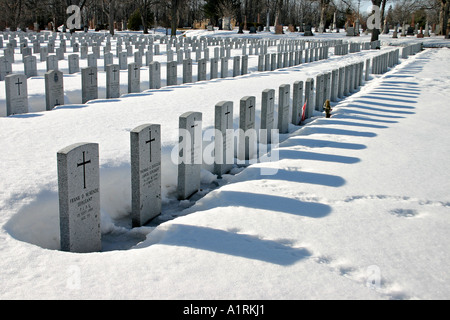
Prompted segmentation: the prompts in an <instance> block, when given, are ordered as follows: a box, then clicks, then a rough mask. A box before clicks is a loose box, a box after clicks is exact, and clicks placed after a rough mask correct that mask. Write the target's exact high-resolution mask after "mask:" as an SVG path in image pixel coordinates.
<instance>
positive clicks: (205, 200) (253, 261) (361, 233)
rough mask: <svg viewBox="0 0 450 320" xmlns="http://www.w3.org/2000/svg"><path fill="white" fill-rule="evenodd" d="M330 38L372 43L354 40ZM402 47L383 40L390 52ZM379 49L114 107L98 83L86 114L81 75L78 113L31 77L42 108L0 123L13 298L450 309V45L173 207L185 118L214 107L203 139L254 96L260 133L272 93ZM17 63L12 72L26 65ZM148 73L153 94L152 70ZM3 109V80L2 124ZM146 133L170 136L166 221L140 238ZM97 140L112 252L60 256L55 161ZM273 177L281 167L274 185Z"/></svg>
mask: <svg viewBox="0 0 450 320" xmlns="http://www.w3.org/2000/svg"><path fill="white" fill-rule="evenodd" d="M204 34H205V32H204V31H192V32H191V33H189V34H188V35H189V36H190V35H204ZM216 35H220V36H227V35H226V34H225V32H223V33H222V34H218V32H217V33H216ZM228 36H237V35H236V34H235V33H233V34H229V35H228ZM245 36H250V35H245ZM258 36H262V37H279V36H275V35H273V34H268V33H262V34H258ZM296 36H298V35H293V34H286V35H285V37H289V38H295V37H296ZM300 38H301V39H304V38H303V37H300ZM317 38H332V39H333V38H344V39H345V40H350V41H368V40H369V37H368V36H362V37H358V38H350V39H349V38H346V37H345V36H344V33H340V34H323V35H317V36H316V37H314V39H317ZM422 40H424V42H425V43H426V46H438V47H440V46H443V45H446V44H447V43H446V41H445V40H442V37H432V38H430V39H416V38H409V37H408V38H403V39H400V38H399V39H392V38H391V36H386V35H383V36H382V44H393V43H395V42H399V43H400V42H401V43H408V42H409V43H411V42H417V41H422ZM392 48H393V47H387V46H386V45H384V46H383V47H382V52H383V51H385V50H392ZM113 49H114V48H113ZM271 49H272V50H275V48H271ZM235 52H236V53H238V52H240V50H236V51H235ZM332 52H333V51H332V50H331V53H332ZM162 53H164V50H162ZM379 53H380V52H379V51H376V50H371V51H362V52H359V53H353V54H349V55H347V56H334V55H333V54H330V58H329V59H328V60H326V61H317V62H313V63H309V64H304V65H301V66H298V67H292V68H283V69H281V70H277V71H274V72H262V73H258V72H256V69H257V58H256V57H255V56H252V57H250V59H249V71H250V72H251V73H250V74H249V75H245V76H241V77H238V78H227V79H216V80H212V81H204V82H198V83H192V84H184V85H178V86H173V87H164V88H162V89H160V90H148V91H145V92H143V93H142V94H133V95H125V96H122V97H121V98H120V99H114V100H110V101H108V100H104V99H103V98H104V88H103V89H102V90H100V99H99V100H97V101H92V102H90V103H88V104H86V105H82V104H81V92H80V90H79V87H80V83H81V82H80V77H79V75H75V76H73V75H70V76H69V75H65V76H64V86H65V91H66V105H65V106H60V107H58V108H56V109H55V110H53V111H51V112H46V111H42V110H43V109H44V108H45V106H44V103H45V99H43V88H44V86H43V83H44V82H43V76H42V75H43V73H44V65H43V64H40V65H39V67H38V68H39V69H40V71H39V72H40V73H39V74H40V76H38V77H34V78H33V79H29V81H28V87H29V94H30V107H31V111H30V113H29V114H26V115H16V116H11V117H0V128H1V130H0V148H1V150H3V152H2V154H1V156H0V168H1V169H0V175H1V176H0V210H1V211H0V212H1V215H0V225H1V226H2V228H1V229H0V257H1V261H2V262H1V272H0V297H1V298H2V299H21V298H24V299H91V298H93V299H448V298H450V284H449V283H450V281H449V280H450V279H449V272H448V265H449V262H450V254H449V251H448V247H449V245H450V241H449V237H448V235H449V234H450V233H449V231H450V195H449V194H448V190H450V170H449V169H450V168H449V167H450V164H449V162H448V158H449V155H450V146H449V144H448V143H447V141H446V139H445V138H446V137H447V136H449V134H450V127H449V125H448V123H449V120H450V116H449V115H448V113H445V107H446V103H447V101H448V93H447V91H448V89H449V84H450V68H449V63H448V61H449V59H450V50H449V49H448V48H441V49H426V50H424V51H423V52H421V53H419V54H417V55H415V56H411V57H409V58H408V59H401V64H399V65H397V66H395V67H394V68H392V69H391V70H390V71H389V72H387V73H386V74H383V75H376V76H375V75H372V76H371V79H370V81H369V82H366V83H365V85H364V86H363V87H361V89H360V90H359V91H358V92H356V93H354V94H352V95H351V96H348V97H346V98H345V99H343V100H340V101H339V102H338V103H336V104H333V117H332V118H331V119H325V118H324V116H323V115H322V114H321V113H316V114H315V117H314V118H313V119H311V120H309V121H307V123H306V124H305V125H303V126H301V127H296V126H293V125H291V126H290V133H289V134H286V135H281V136H280V142H281V143H280V145H279V147H278V148H277V149H275V151H277V153H278V154H279V160H278V161H272V162H265V163H260V164H255V165H251V166H249V167H247V168H245V169H244V168H235V169H234V170H233V172H232V174H230V175H226V176H225V177H224V179H223V180H222V181H218V180H217V179H216V177H215V176H213V175H212V174H211V173H209V172H208V170H207V169H208V167H207V166H205V170H204V171H203V173H202V183H203V184H202V187H203V189H202V191H201V192H200V195H199V196H197V197H194V199H193V200H192V201H182V202H179V201H177V200H175V189H176V166H175V165H174V164H172V163H171V161H170V152H171V150H172V149H173V147H174V146H175V145H176V143H177V140H178V136H177V135H178V130H177V126H178V116H179V115H181V114H182V113H184V112H186V111H199V112H202V113H203V129H207V128H211V127H212V126H213V123H214V122H213V121H214V111H213V110H214V108H213V107H214V105H215V104H216V103H217V102H219V101H222V100H230V101H233V102H234V106H235V112H234V125H235V128H237V126H238V112H237V106H238V103H239V99H241V98H242V97H244V96H248V95H254V96H256V99H257V105H256V107H257V117H258V120H257V123H258V121H259V114H260V107H261V105H260V104H261V102H260V97H261V92H262V91H263V90H264V89H277V88H278V87H279V86H280V85H281V84H284V83H288V84H292V83H293V82H295V81H297V80H306V78H308V77H315V75H317V74H318V73H320V72H322V71H324V70H331V69H332V68H336V67H338V66H342V65H346V64H348V63H350V62H354V61H361V60H365V59H366V58H367V57H373V56H375V55H377V54H379ZM17 60H19V59H17ZM99 65H101V62H100V61H99ZM81 66H83V65H82V64H81ZM230 66H231V64H230ZM64 67H65V66H64V64H63V66H62V69H63V70H64ZM19 68H20V64H19V63H16V64H15V65H14V69H13V70H15V71H16V70H18V69H19ZM142 69H143V71H142V76H143V77H144V79H143V82H142V88H143V89H144V88H145V86H147V85H148V82H146V81H148V78H147V79H145V77H146V76H147V77H148V75H147V72H145V71H144V70H146V68H145V67H144V68H142ZM194 70H195V68H194ZM100 71H102V70H101V68H100ZM162 74H165V73H164V70H162ZM178 74H179V75H181V72H180V71H179V72H178ZM125 75H126V73H124V74H122V82H123V84H124V87H123V90H122V93H123V92H124V91H125V89H124V88H125V83H126V76H125ZM102 77H104V75H103V74H102V73H100V75H99V84H100V85H102V84H103V83H104V82H105V80H104V78H102ZM194 78H195V76H194ZM179 79H181V78H179ZM180 82H181V81H180V80H179V83H180ZM276 92H277V90H276ZM277 94H278V92H277ZM102 95H103V97H102ZM4 99H5V98H4V87H3V86H0V115H1V116H4V114H1V112H2V106H3V108H4ZM276 101H277V99H276ZM143 123H160V124H161V125H162V132H163V135H162V137H163V140H162V145H163V146H162V151H163V152H162V153H163V214H162V215H161V216H160V217H159V218H158V219H157V220H156V221H155V222H154V223H152V224H150V225H148V226H145V227H141V228H135V229H131V227H130V225H131V220H130V218H129V212H130V207H131V190H130V185H131V182H130V160H129V132H130V131H131V130H132V129H133V128H134V127H137V126H138V125H141V124H143ZM84 141H85V142H96V143H99V145H100V167H101V171H100V179H101V181H100V182H101V191H100V192H101V210H102V233H103V252H100V253H90V254H74V253H67V252H61V251H59V250H58V249H59V218H58V194H57V176H56V153H57V151H58V150H60V149H62V148H64V147H66V146H68V145H70V144H72V143H76V142H84ZM261 168H275V169H276V170H277V173H276V174H275V175H261V170H260V169H261Z"/></svg>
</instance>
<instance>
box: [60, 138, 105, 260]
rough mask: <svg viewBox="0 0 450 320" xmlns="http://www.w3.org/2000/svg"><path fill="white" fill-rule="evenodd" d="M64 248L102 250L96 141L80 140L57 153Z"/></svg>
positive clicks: (64, 249)
mask: <svg viewBox="0 0 450 320" xmlns="http://www.w3.org/2000/svg"><path fill="white" fill-rule="evenodd" d="M57 160H58V190H59V222H60V235H61V250H63V251H69V252H78V253H86V252H96V251H100V250H101V247H102V243H101V231H100V179H99V153H98V144H96V143H77V144H73V145H70V146H68V147H66V148H64V149H62V150H60V151H59V152H58V154H57Z"/></svg>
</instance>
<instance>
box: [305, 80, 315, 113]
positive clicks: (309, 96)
mask: <svg viewBox="0 0 450 320" xmlns="http://www.w3.org/2000/svg"><path fill="white" fill-rule="evenodd" d="M305 103H306V108H305V119H308V118H311V117H312V116H313V115H314V79H313V78H308V79H306V81H305Z"/></svg>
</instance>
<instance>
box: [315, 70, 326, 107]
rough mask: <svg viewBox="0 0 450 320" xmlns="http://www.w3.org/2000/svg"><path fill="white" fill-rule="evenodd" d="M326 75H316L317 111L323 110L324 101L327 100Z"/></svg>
mask: <svg viewBox="0 0 450 320" xmlns="http://www.w3.org/2000/svg"><path fill="white" fill-rule="evenodd" d="M324 77H325V75H324V74H323V73H321V74H318V75H317V76H316V104H315V109H316V110H317V111H323V102H324V101H325V95H324V90H325V81H324Z"/></svg>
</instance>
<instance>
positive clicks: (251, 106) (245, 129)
mask: <svg viewBox="0 0 450 320" xmlns="http://www.w3.org/2000/svg"><path fill="white" fill-rule="evenodd" d="M255 108H256V98H255V97H253V96H246V97H243V98H242V99H241V100H240V108H239V148H238V159H239V160H253V159H254V158H255V156H256V151H257V149H256V146H257V134H256V130H255V129H256V128H255V116H256V113H255Z"/></svg>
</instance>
